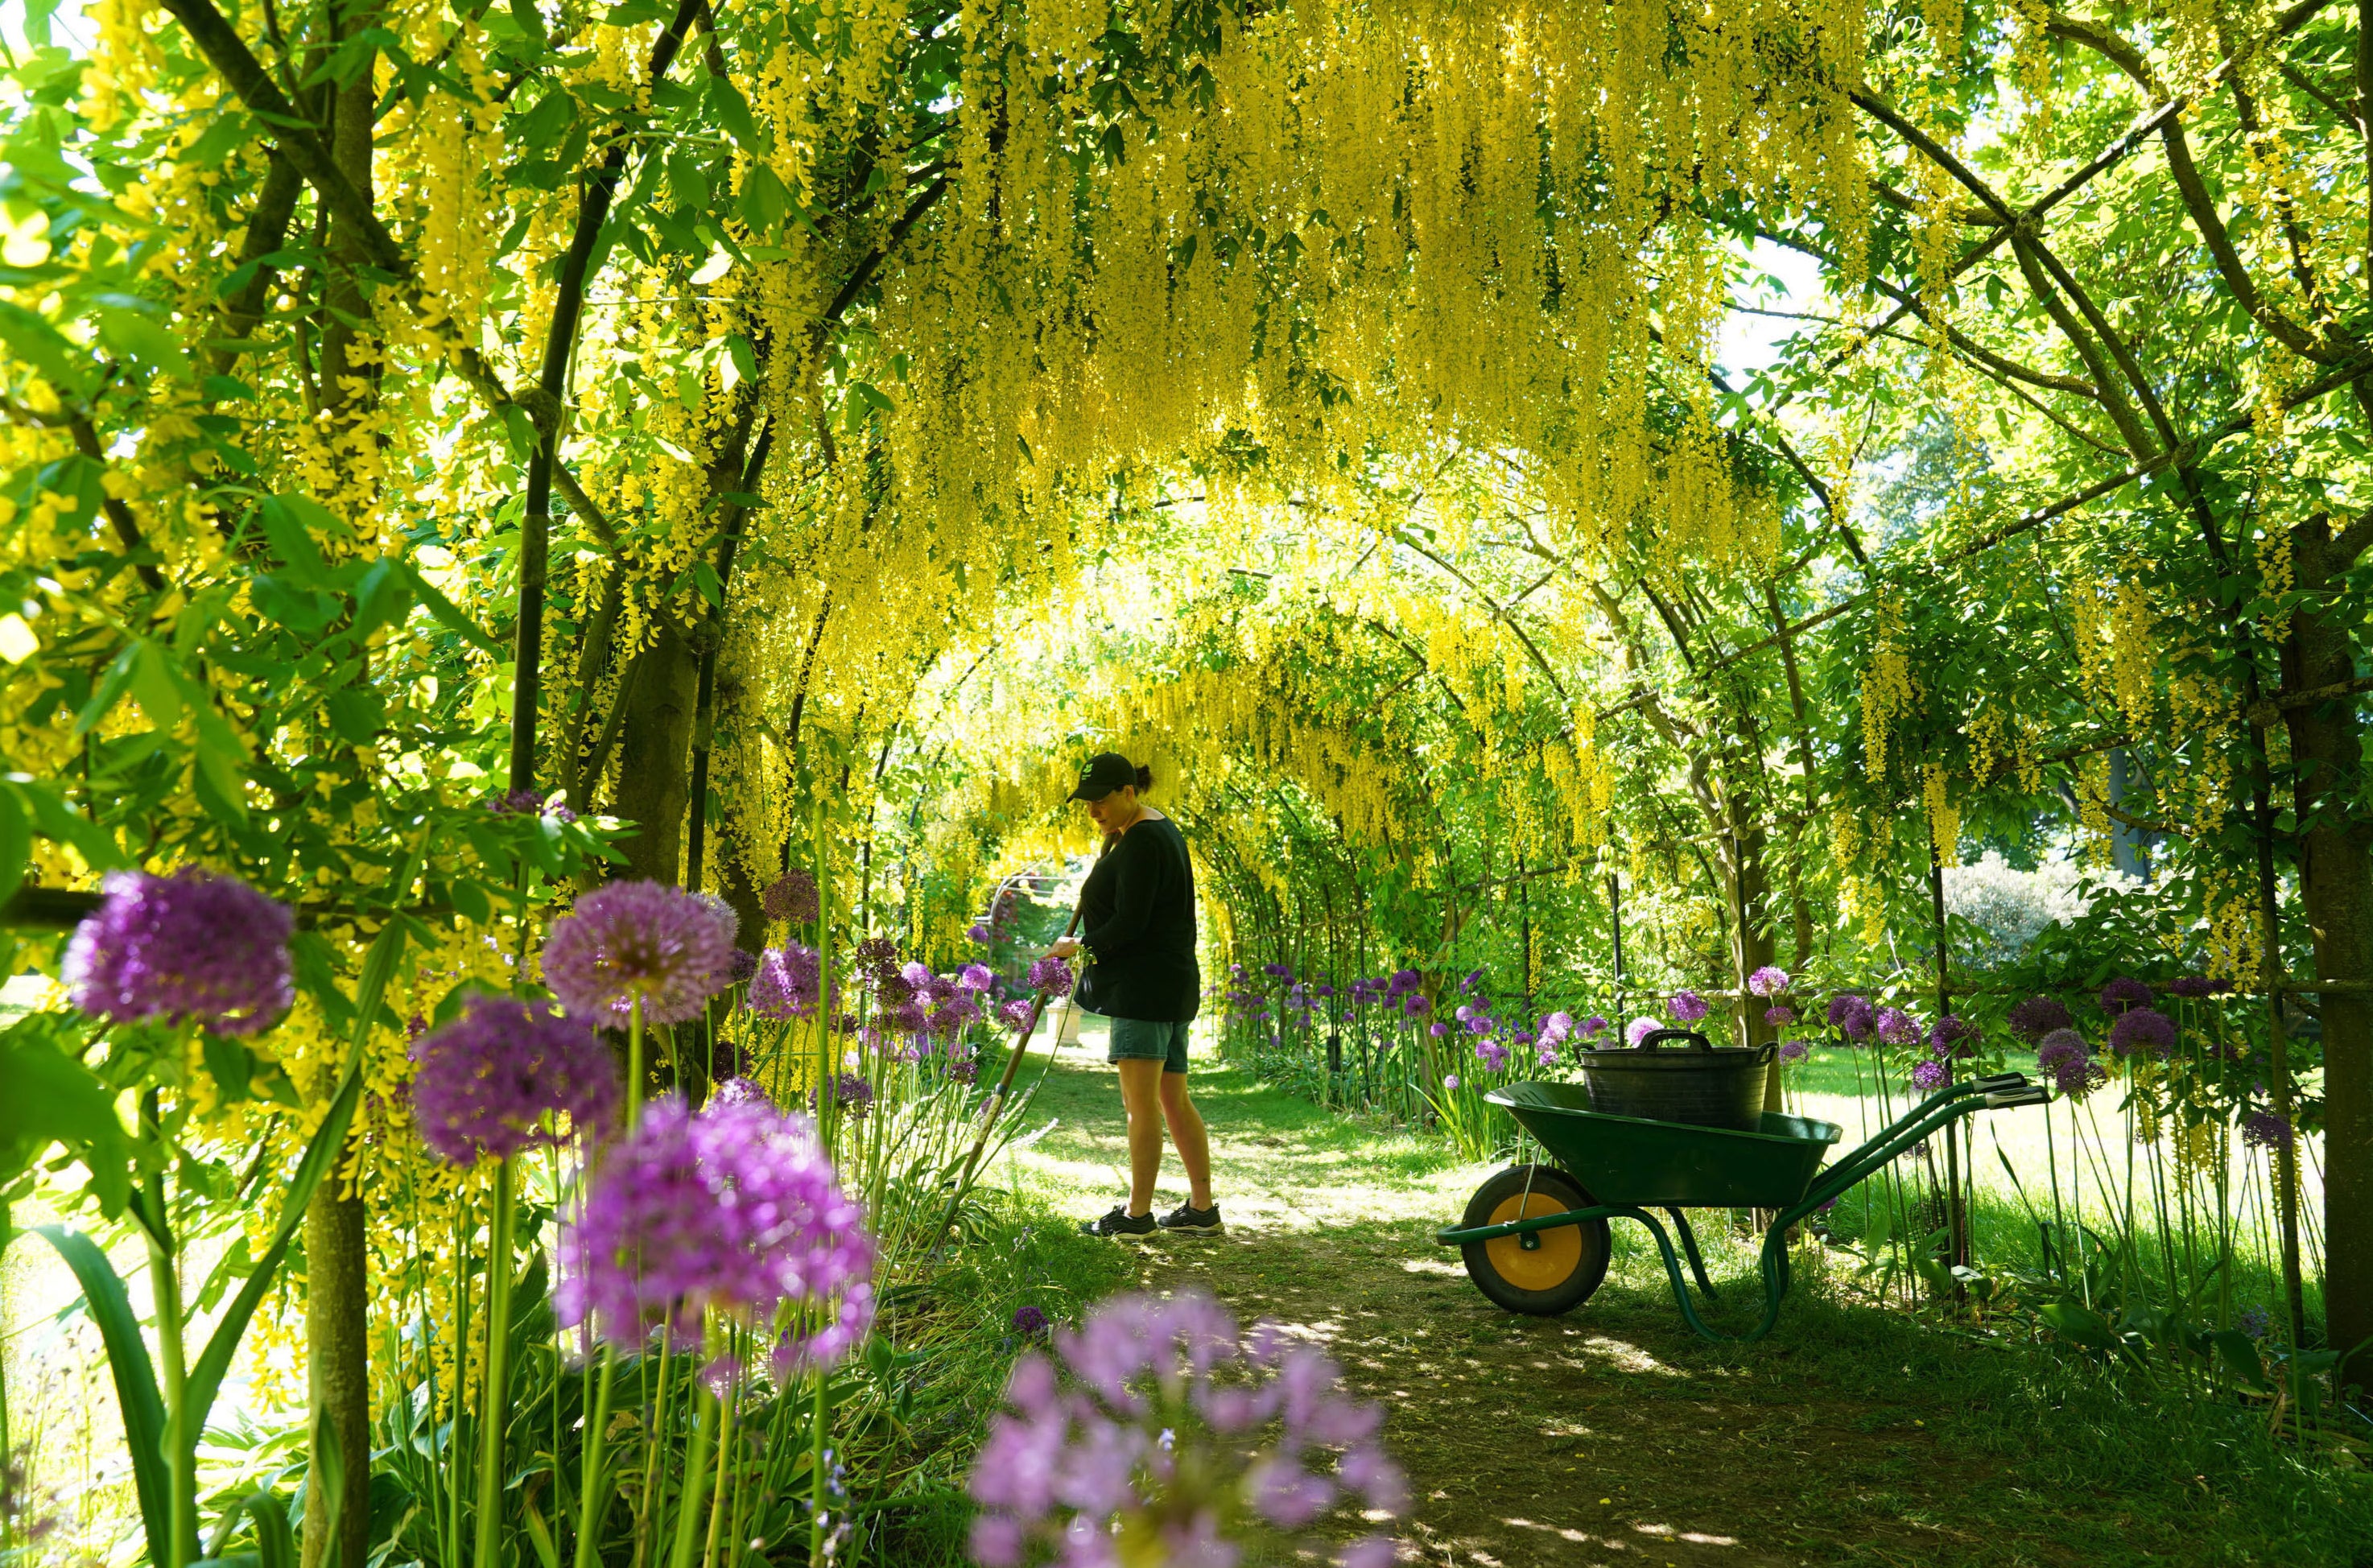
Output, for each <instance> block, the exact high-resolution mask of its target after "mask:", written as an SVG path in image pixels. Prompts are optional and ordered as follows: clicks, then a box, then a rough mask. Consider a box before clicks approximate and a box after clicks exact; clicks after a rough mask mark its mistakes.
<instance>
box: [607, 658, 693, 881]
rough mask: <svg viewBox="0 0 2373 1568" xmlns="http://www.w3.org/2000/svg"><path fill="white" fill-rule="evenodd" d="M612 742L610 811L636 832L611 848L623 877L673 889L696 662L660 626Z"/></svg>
mask: <svg viewBox="0 0 2373 1568" xmlns="http://www.w3.org/2000/svg"><path fill="white" fill-rule="evenodd" d="M644 657H645V660H646V667H645V668H644V670H643V672H642V673H641V675H640V676H639V678H637V680H636V682H635V689H634V692H633V694H632V696H631V698H630V700H629V701H628V703H627V707H626V721H625V729H624V731H623V732H622V733H621V735H620V737H619V766H618V799H617V811H618V814H619V815H620V816H621V817H624V818H625V819H626V820H627V821H629V822H631V823H633V824H634V825H635V834H634V837H631V838H627V839H625V840H623V841H621V843H620V844H619V846H618V848H619V849H620V850H621V851H622V852H623V853H624V854H625V857H626V867H627V874H629V875H630V876H637V877H648V878H649V879H650V880H651V881H653V882H660V883H670V884H673V883H675V881H676V879H677V878H678V877H679V876H680V875H681V874H682V872H683V870H684V807H685V806H686V805H687V804H688V803H689V802H690V800H691V793H692V786H691V780H690V778H689V774H688V769H689V768H690V766H691V760H692V721H693V715H694V713H695V711H696V708H698V706H699V679H700V661H699V660H698V659H697V658H696V656H695V655H694V653H693V650H692V646H691V644H689V643H687V642H686V641H684V638H681V637H679V636H677V635H676V633H675V631H674V629H673V628H672V627H671V626H668V625H667V624H666V623H664V622H662V623H660V627H659V631H658V636H657V638H656V640H655V641H653V643H652V644H651V647H650V649H649V651H648V652H647V653H646V654H645V655H644Z"/></svg>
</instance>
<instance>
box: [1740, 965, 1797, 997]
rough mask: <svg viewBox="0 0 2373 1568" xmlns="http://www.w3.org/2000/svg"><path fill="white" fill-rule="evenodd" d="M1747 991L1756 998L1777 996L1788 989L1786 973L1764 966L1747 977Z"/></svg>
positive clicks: (1770, 966)
mask: <svg viewBox="0 0 2373 1568" xmlns="http://www.w3.org/2000/svg"><path fill="white" fill-rule="evenodd" d="M1747 989H1748V990H1750V991H1753V992H1754V993H1755V994H1756V995H1757V996H1763V997H1771V996H1779V995H1780V994H1782V993H1783V992H1784V991H1785V990H1787V989H1788V971H1787V970H1785V969H1783V968H1780V967H1778V966H1777V965H1771V964H1766V965H1763V967H1762V968H1760V969H1758V970H1757V971H1755V973H1753V974H1752V975H1749V976H1748V977H1747Z"/></svg>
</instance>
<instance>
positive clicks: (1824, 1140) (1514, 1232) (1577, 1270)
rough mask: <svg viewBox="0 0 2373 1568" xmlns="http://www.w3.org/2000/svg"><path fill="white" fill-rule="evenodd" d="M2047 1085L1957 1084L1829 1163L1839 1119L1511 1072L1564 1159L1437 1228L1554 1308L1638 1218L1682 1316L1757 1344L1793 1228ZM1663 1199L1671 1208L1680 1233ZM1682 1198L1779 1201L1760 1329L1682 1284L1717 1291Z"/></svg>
mask: <svg viewBox="0 0 2373 1568" xmlns="http://www.w3.org/2000/svg"><path fill="white" fill-rule="evenodd" d="M2051 1097H2052V1096H2051V1094H2050V1092H2049V1091H2048V1090H2046V1089H2044V1088H2042V1087H2040V1085H2030V1084H2029V1083H2028V1081H2027V1075H2026V1074H2025V1073H2020V1072H1998V1073H1995V1074H1993V1075H1992V1076H1990V1077H1984V1078H1973V1079H1970V1081H1968V1082H1963V1083H1954V1084H1948V1085H1947V1086H1946V1087H1945V1088H1943V1089H1940V1090H1938V1091H1937V1092H1936V1093H1935V1094H1931V1095H1929V1096H1928V1097H1927V1098H1926V1099H1924V1100H1923V1101H1921V1102H1920V1104H1919V1105H1918V1106H1915V1107H1913V1109H1912V1110H1911V1112H1910V1113H1909V1114H1907V1115H1905V1116H1904V1117H1901V1118H1900V1119H1899V1120H1898V1121H1896V1122H1895V1123H1894V1125H1892V1126H1890V1127H1888V1129H1886V1130H1885V1131H1883V1132H1881V1133H1880V1134H1879V1135H1878V1136H1877V1137H1876V1138H1873V1139H1872V1140H1871V1141H1869V1142H1867V1143H1864V1145H1863V1146H1862V1147H1861V1148H1859V1149H1856V1150H1855V1151H1853V1153H1850V1154H1848V1155H1846V1156H1845V1158H1843V1159H1841V1160H1840V1161H1839V1162H1838V1163H1837V1164H1833V1165H1831V1166H1829V1169H1827V1170H1822V1169H1821V1161H1822V1160H1823V1159H1824V1158H1825V1157H1826V1156H1827V1154H1828V1153H1829V1147H1830V1145H1832V1144H1834V1143H1835V1142H1837V1141H1838V1140H1839V1138H1840V1137H1841V1136H1842V1135H1843V1129H1841V1128H1839V1127H1838V1126H1837V1125H1836V1124H1835V1123H1833V1122H1826V1121H1816V1120H1814V1119H1813V1118H1812V1117H1798V1116H1787V1115H1783V1114H1782V1113H1780V1112H1777V1111H1766V1112H1764V1113H1763V1115H1762V1118H1761V1120H1760V1122H1759V1125H1758V1126H1757V1129H1756V1130H1754V1131H1752V1132H1740V1131H1733V1130H1731V1129H1727V1128H1718V1127H1697V1126H1691V1125H1688V1124H1685V1123H1681V1122H1674V1121H1647V1120H1642V1118H1640V1117H1622V1116H1607V1115H1605V1114H1603V1113H1600V1112H1596V1111H1593V1110H1592V1109H1591V1108H1590V1096H1589V1093H1588V1091H1587V1090H1585V1089H1584V1086H1583V1085H1581V1084H1579V1083H1511V1084H1509V1085H1508V1086H1507V1087H1506V1088H1504V1089H1496V1090H1493V1091H1492V1092H1491V1093H1490V1094H1486V1095H1485V1096H1484V1098H1485V1099H1486V1100H1488V1101H1490V1103H1491V1104H1493V1105H1496V1106H1506V1107H1507V1109H1508V1111H1509V1113H1510V1114H1511V1115H1513V1116H1514V1117H1515V1118H1516V1120H1517V1122H1518V1123H1519V1124H1520V1125H1522V1126H1523V1128H1524V1129H1525V1131H1527V1132H1529V1133H1531V1134H1532V1135H1533V1136H1534V1137H1535V1138H1536V1139H1537V1140H1538V1141H1540V1145H1541V1147H1542V1149H1544V1150H1545V1151H1547V1152H1548V1153H1549V1157H1550V1158H1551V1159H1553V1160H1555V1161H1556V1162H1557V1164H1553V1165H1511V1166H1509V1167H1508V1168H1507V1169H1506V1170H1504V1171H1502V1172H1500V1173H1499V1175H1497V1176H1493V1177H1492V1178H1491V1179H1490V1180H1489V1181H1487V1182H1485V1183H1484V1184H1483V1185H1482V1186H1481V1187H1479V1188H1476V1191H1475V1196H1474V1197H1473V1198H1471V1199H1468V1200H1467V1212H1466V1214H1465V1216H1464V1217H1463V1219H1462V1220H1461V1221H1460V1223H1458V1224H1457V1225H1455V1226H1452V1227H1450V1228H1448V1229H1445V1230H1443V1231H1440V1232H1438V1233H1436V1234H1435V1235H1434V1238H1433V1239H1434V1240H1435V1241H1437V1242H1439V1243H1440V1244H1441V1245H1443V1246H1455V1247H1457V1248H1458V1249H1459V1252H1460V1254H1461V1256H1462V1257H1463V1258H1465V1259H1466V1262H1467V1274H1468V1276H1469V1277H1470V1278H1472V1279H1473V1280H1474V1281H1475V1284H1476V1287H1477V1288H1478V1289H1479V1290H1480V1291H1481V1292H1482V1293H1484V1295H1486V1296H1487V1297H1489V1298H1490V1300H1491V1301H1492V1302H1493V1303H1494V1304H1495V1305H1499V1306H1502V1307H1505V1308H1506V1309H1507V1310H1509V1311H1511V1312H1524V1313H1530V1314H1533V1315H1534V1316H1543V1317H1547V1316H1555V1315H1556V1314H1558V1313H1561V1312H1568V1311H1571V1310H1572V1309H1573V1308H1574V1307H1577V1306H1579V1305H1582V1304H1583V1303H1584V1302H1585V1301H1588V1300H1589V1299H1590V1297H1591V1294H1592V1293H1594V1292H1596V1290H1597V1289H1598V1286H1599V1282H1600V1281H1603V1280H1605V1279H1606V1278H1607V1259H1608V1258H1609V1257H1610V1256H1611V1254H1612V1252H1613V1236H1612V1235H1611V1233H1610V1231H1609V1229H1608V1226H1607V1221H1609V1220H1611V1219H1625V1220H1637V1221H1638V1222H1640V1223H1641V1224H1642V1225H1645V1226H1646V1227H1647V1228H1648V1234H1649V1235H1652V1236H1654V1238H1655V1240H1656V1250H1657V1251H1658V1252H1660V1253H1661V1254H1663V1256H1664V1259H1665V1273H1666V1278H1668V1279H1669V1280H1671V1281H1672V1285H1673V1299H1674V1300H1675V1301H1677V1302H1678V1303H1679V1304H1680V1308H1681V1316H1683V1317H1684V1318H1687V1319H1688V1320H1689V1327H1690V1328H1693V1329H1695V1330H1696V1331H1697V1332H1698V1333H1699V1334H1701V1335H1702V1336H1703V1337H1705V1338H1706V1339H1709V1340H1719V1341H1723V1342H1726V1343H1747V1342H1749V1341H1752V1340H1759V1339H1761V1338H1763V1336H1765V1335H1766V1334H1769V1333H1770V1332H1771V1325H1772V1324H1773V1323H1775V1322H1777V1321H1778V1320H1779V1316H1780V1303H1781V1300H1782V1298H1783V1297H1784V1296H1785V1295H1786V1294H1787V1293H1788V1240H1787V1238H1788V1230H1789V1227H1790V1226H1792V1225H1794V1224H1795V1223H1796V1222H1797V1221H1799V1220H1801V1219H1803V1218H1804V1217H1805V1216H1806V1215H1807V1214H1809V1213H1811V1212H1813V1211H1815V1210H1817V1209H1819V1208H1821V1207H1822V1206H1823V1205H1825V1204H1827V1203H1829V1201H1830V1200H1831V1199H1834V1198H1837V1197H1838V1196H1839V1195H1841V1193H1843V1192H1845V1191H1846V1190H1847V1189H1848V1188H1853V1187H1855V1186H1857V1185H1859V1184H1860V1183H1861V1182H1863V1181H1864V1180H1865V1179H1866V1178H1868V1177H1869V1176H1874V1175H1876V1173H1877V1172H1878V1171H1879V1169H1880V1168H1881V1167H1883V1166H1885V1165H1886V1164H1888V1162H1889V1161H1891V1160H1893V1159H1894V1158H1895V1157H1896V1156H1897V1155H1898V1154H1900V1153H1903V1152H1904V1151H1905V1150H1906V1149H1909V1148H1911V1146H1912V1145H1913V1144H1915V1143H1918V1142H1920V1141H1923V1140H1924V1139H1927V1138H1930V1137H1933V1136H1934V1135H1935V1134H1936V1133H1938V1132H1941V1131H1943V1130H1944V1129H1946V1128H1947V1127H1950V1126H1951V1125H1952V1124H1953V1123H1954V1122H1957V1121H1958V1120H1960V1119H1961V1118H1962V1117H1967V1116H1972V1115H1975V1114H1976V1113H1977V1112H1979V1111H1981V1110H1993V1109H1999V1108H2002V1107H2005V1106H2040V1105H2042V1104H2043V1103H2045V1102H2046V1101H2047V1100H2049V1099H2050V1098H2051ZM1651 1209H1662V1210H1663V1211H1665V1212H1666V1215H1667V1216H1669V1217H1670V1218H1671V1220H1672V1222H1673V1232H1674V1234H1675V1235H1677V1236H1678V1237H1679V1239H1680V1253H1679V1256H1676V1255H1675V1252H1674V1249H1673V1237H1672V1236H1669V1235H1666V1232H1665V1227H1664V1226H1663V1225H1662V1224H1659V1223H1657V1221H1656V1217H1655V1216H1654V1215H1653V1214H1651V1213H1650V1212H1648V1211H1649V1210H1651ZM1684 1209H1769V1210H1773V1211H1777V1212H1776V1213H1775V1214H1774V1216H1773V1218H1772V1221H1771V1228H1770V1229H1769V1230H1767V1231H1766V1232H1765V1233H1764V1235H1763V1250H1762V1255H1761V1259H1760V1261H1761V1269H1762V1275H1763V1321H1762V1322H1760V1323H1759V1324H1758V1325H1757V1326H1756V1327H1755V1329H1754V1331H1753V1332H1751V1333H1748V1334H1724V1333H1719V1332H1717V1331H1716V1330H1714V1329H1712V1328H1707V1327H1706V1325H1705V1323H1704V1321H1703V1320H1702V1319H1701V1318H1700V1317H1699V1316H1698V1313H1697V1308H1696V1307H1695V1306H1694V1305H1692V1304H1691V1302H1690V1300H1689V1287H1688V1286H1687V1284H1685V1283H1684V1282H1683V1281H1682V1279H1681V1266H1680V1258H1688V1259H1689V1272H1690V1274H1691V1275H1693V1276H1694V1277H1695V1278H1696V1281H1697V1286H1698V1289H1699V1290H1700V1291H1701V1292H1702V1293H1704V1295H1705V1297H1706V1299H1707V1300H1708V1301H1712V1300H1713V1299H1715V1297H1714V1288H1713V1281H1712V1280H1710V1279H1708V1278H1707V1277H1706V1270H1705V1258H1704V1257H1703V1256H1702V1255H1701V1253H1700V1252H1699V1250H1698V1241H1697V1236H1696V1235H1695V1233H1693V1232H1692V1231H1691V1230H1690V1229H1689V1221H1688V1220H1686V1219H1684V1218H1683V1217H1682V1215H1681V1211H1682V1210H1684Z"/></svg>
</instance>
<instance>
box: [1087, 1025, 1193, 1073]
mask: <svg viewBox="0 0 2373 1568" xmlns="http://www.w3.org/2000/svg"><path fill="white" fill-rule="evenodd" d="M1188 1027H1189V1025H1187V1024H1155V1023H1151V1022H1150V1021H1149V1020H1146V1019H1143V1018H1116V1019H1114V1020H1113V1021H1112V1043H1111V1044H1110V1045H1109V1046H1108V1047H1106V1048H1105V1060H1106V1061H1123V1060H1136V1061H1156V1060H1158V1061H1160V1062H1161V1063H1162V1071H1164V1072H1184V1071H1186V1031H1187V1028H1188Z"/></svg>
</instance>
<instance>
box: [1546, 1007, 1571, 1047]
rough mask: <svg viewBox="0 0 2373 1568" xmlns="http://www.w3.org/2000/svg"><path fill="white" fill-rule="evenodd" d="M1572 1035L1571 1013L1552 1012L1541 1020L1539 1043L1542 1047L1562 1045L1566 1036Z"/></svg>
mask: <svg viewBox="0 0 2373 1568" xmlns="http://www.w3.org/2000/svg"><path fill="white" fill-rule="evenodd" d="M1572 1033H1573V1014H1572V1013H1571V1012H1552V1013H1549V1014H1548V1015H1547V1016H1545V1017H1543V1018H1542V1020H1541V1032H1540V1041H1541V1044H1542V1045H1544V1046H1549V1047H1557V1046H1560V1045H1562V1044H1563V1043H1564V1042H1565V1039H1566V1036H1569V1035H1572Z"/></svg>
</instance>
